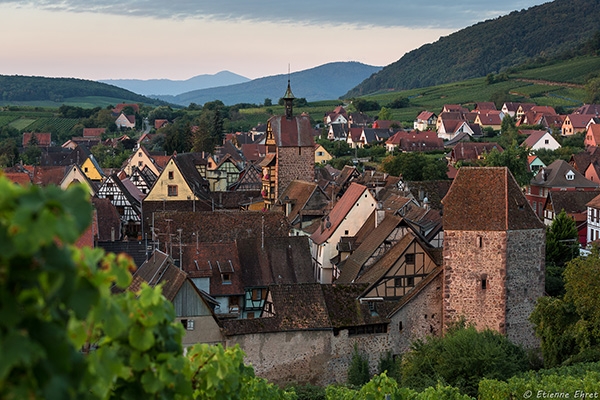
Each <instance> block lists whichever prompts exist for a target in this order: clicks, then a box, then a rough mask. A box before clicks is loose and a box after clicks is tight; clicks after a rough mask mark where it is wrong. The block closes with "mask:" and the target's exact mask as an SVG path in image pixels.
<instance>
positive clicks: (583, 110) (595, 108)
mask: <svg viewBox="0 0 600 400" xmlns="http://www.w3.org/2000/svg"><path fill="white" fill-rule="evenodd" d="M573 114H581V115H591V116H598V115H600V104H584V105H582V106H581V107H579V108H578V109H577V110H575V111H574V112H573Z"/></svg>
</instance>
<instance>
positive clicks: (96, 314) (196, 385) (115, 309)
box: [0, 177, 295, 400]
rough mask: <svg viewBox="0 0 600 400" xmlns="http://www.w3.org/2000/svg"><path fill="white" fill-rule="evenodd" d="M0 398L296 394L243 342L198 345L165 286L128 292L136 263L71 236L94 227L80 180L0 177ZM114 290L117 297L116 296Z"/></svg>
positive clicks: (277, 396) (279, 396) (289, 396)
mask: <svg viewBox="0 0 600 400" xmlns="http://www.w3.org/2000/svg"><path fill="white" fill-rule="evenodd" d="M0 193H1V195H0V316H1V318H0V354H2V357H0V397H1V398H2V399H8V400H12V399H51V400H52V399H61V400H62V399H140V398H154V399H159V398H160V399H172V398H180V399H183V398H193V399H263V398H269V399H293V398H295V395H294V393H293V392H285V391H282V390H280V389H278V388H277V387H275V386H273V385H271V384H269V383H267V382H266V381H264V380H263V379H259V378H256V377H255V376H254V372H253V370H252V368H251V367H249V366H245V365H244V364H243V353H242V351H241V350H240V349H239V347H234V348H230V349H227V350H225V349H223V348H222V347H220V346H217V347H209V346H206V345H197V346H194V347H192V348H191V349H189V352H188V356H183V348H182V345H181V339H182V336H183V334H184V330H183V327H182V326H181V324H180V323H178V322H176V321H175V311H174V308H173V305H172V304H171V303H170V302H169V301H168V300H167V299H166V298H165V297H164V296H163V295H162V294H161V287H160V286H158V287H155V288H151V287H149V286H147V285H145V284H144V285H142V288H141V289H140V291H138V292H136V293H133V292H131V291H128V290H124V289H125V288H127V287H128V285H129V284H130V282H131V274H130V272H129V270H130V269H132V268H134V266H133V264H132V260H131V258H130V257H129V256H126V255H124V254H121V255H118V256H117V255H115V254H104V251H103V250H101V249H90V248H84V249H77V248H75V247H73V246H72V244H73V243H74V242H75V241H76V240H77V239H78V238H79V237H80V236H81V234H82V233H83V232H84V231H85V230H86V229H87V228H88V226H89V225H90V223H91V212H92V207H91V202H90V200H89V198H88V194H87V192H86V190H85V189H84V187H83V186H79V185H74V186H72V187H70V188H69V189H68V190H66V191H63V190H61V189H60V188H58V187H55V186H50V187H48V188H44V189H43V188H41V187H38V186H29V187H22V186H17V185H14V184H12V183H11V182H9V181H8V180H7V179H5V178H3V177H0ZM115 292H116V293H115Z"/></svg>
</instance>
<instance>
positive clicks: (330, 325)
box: [223, 283, 395, 336]
mask: <svg viewBox="0 0 600 400" xmlns="http://www.w3.org/2000/svg"><path fill="white" fill-rule="evenodd" d="M365 287H366V285H322V284H318V283H307V284H295V285H273V286H270V287H269V296H270V299H271V300H272V301H273V311H274V313H275V316H274V317H267V318H255V319H238V320H227V321H223V326H224V329H225V332H226V334H227V335H230V336H231V335H243V334H251V333H258V332H263V333H266V332H287V331H303V330H326V331H334V330H336V329H342V328H347V327H351V326H361V325H367V324H376V323H387V322H389V320H388V319H387V318H385V315H386V314H388V313H389V311H391V310H392V308H393V305H392V304H395V303H390V302H382V304H378V309H381V311H380V312H379V314H376V315H372V313H371V311H370V310H369V306H368V304H360V302H359V301H358V300H357V298H358V296H359V295H360V293H361V292H362V291H363V290H364V289H365ZM381 315H384V316H381Z"/></svg>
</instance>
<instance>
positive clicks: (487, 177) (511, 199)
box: [442, 167, 544, 231]
mask: <svg viewBox="0 0 600 400" xmlns="http://www.w3.org/2000/svg"><path fill="white" fill-rule="evenodd" d="M538 175H539V174H538ZM442 204H443V206H444V215H443V225H444V231H450V230H463V231H505V230H522V229H542V228H544V224H543V223H542V222H541V221H540V220H539V219H538V217H537V216H536V215H535V212H534V211H533V209H532V208H531V207H530V206H529V204H528V202H527V199H526V198H525V195H524V194H523V192H522V191H521V189H520V188H519V185H518V184H517V182H516V181H515V179H514V178H513V176H512V174H511V173H510V171H509V170H508V169H507V168H506V167H462V168H460V169H459V170H458V174H457V175H456V178H454V181H453V183H452V186H451V187H450V190H449V191H448V194H447V195H446V197H444V199H443V200H442Z"/></svg>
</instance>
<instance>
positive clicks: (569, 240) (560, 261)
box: [546, 210, 579, 296]
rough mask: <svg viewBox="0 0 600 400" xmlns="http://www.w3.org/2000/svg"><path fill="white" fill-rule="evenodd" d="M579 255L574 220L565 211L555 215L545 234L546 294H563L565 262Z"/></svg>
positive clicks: (577, 236) (577, 235)
mask: <svg viewBox="0 0 600 400" xmlns="http://www.w3.org/2000/svg"><path fill="white" fill-rule="evenodd" d="M578 255H579V234H578V232H577V225H576V224H575V220H574V219H573V218H571V217H570V216H569V215H567V213H566V212H565V210H561V211H560V212H559V213H558V214H556V216H555V218H554V220H553V221H552V224H551V225H550V226H549V227H548V231H547V233H546V266H547V271H546V276H547V282H546V292H548V294H550V295H551V296H558V295H561V294H562V293H563V284H562V279H561V276H562V272H563V271H564V266H565V264H566V263H567V262H569V261H571V260H572V259H574V258H575V257H577V256H578Z"/></svg>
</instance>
